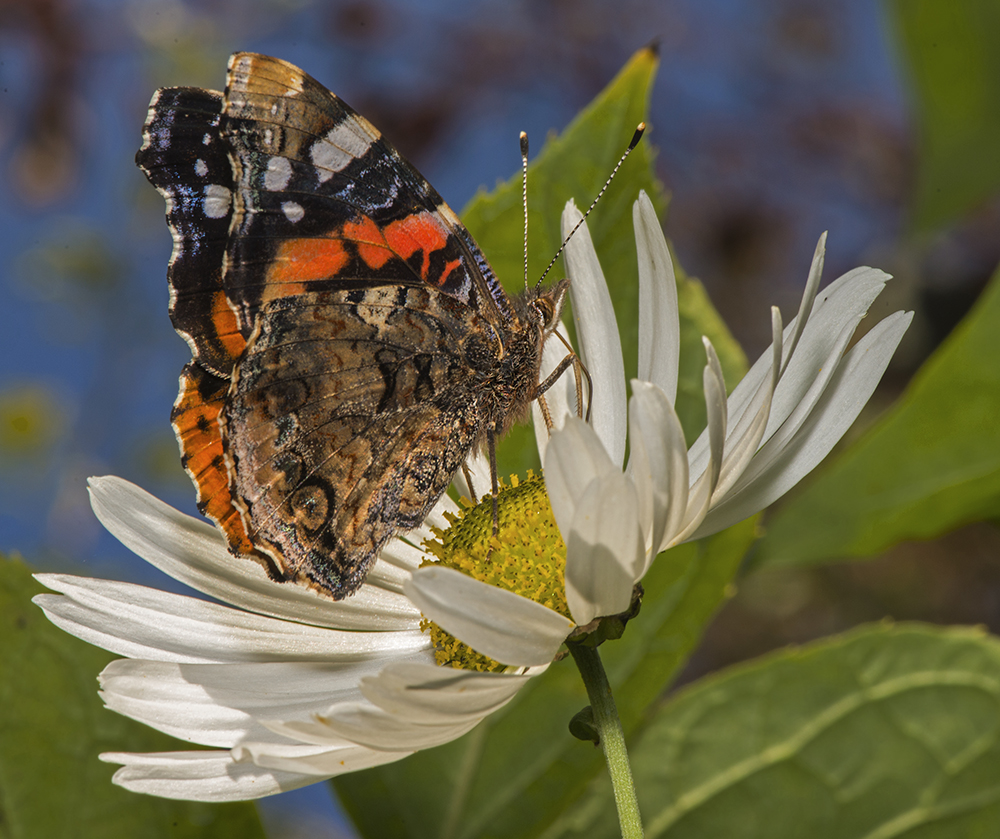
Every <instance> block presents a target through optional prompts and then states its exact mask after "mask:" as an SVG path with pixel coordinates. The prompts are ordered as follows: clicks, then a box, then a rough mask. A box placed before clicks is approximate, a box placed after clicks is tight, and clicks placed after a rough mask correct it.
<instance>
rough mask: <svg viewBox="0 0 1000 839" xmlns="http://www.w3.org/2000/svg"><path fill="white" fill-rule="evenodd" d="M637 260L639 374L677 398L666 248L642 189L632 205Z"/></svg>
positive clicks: (672, 290) (677, 343) (672, 289)
mask: <svg viewBox="0 0 1000 839" xmlns="http://www.w3.org/2000/svg"><path fill="white" fill-rule="evenodd" d="M632 225H633V227H635V245H636V252H637V256H638V262H639V378H640V379H641V380H642V381H646V382H652V383H653V384H655V385H657V386H658V387H659V388H660V389H661V390H662V391H663V393H664V394H665V395H666V397H667V399H669V400H670V404H671V405H673V404H674V400H675V399H676V398H677V378H678V375H679V366H678V365H679V362H680V347H681V329H680V315H679V312H678V308H677V280H676V278H675V277H674V263H673V260H672V259H671V258H670V249H669V248H668V247H667V240H666V238H665V237H664V235H663V228H662V227H661V226H660V220H659V219H658V218H657V217H656V210H655V209H653V202H652V201H650V200H649V196H648V195H646V193H645V191H642V192H640V193H639V200H638V201H636V202H635V205H634V206H633V207H632Z"/></svg>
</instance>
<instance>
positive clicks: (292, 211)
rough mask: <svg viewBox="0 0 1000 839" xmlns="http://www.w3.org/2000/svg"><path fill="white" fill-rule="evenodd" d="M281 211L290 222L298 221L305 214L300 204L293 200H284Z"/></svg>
mask: <svg viewBox="0 0 1000 839" xmlns="http://www.w3.org/2000/svg"><path fill="white" fill-rule="evenodd" d="M281 211H282V212H283V213H284V214H285V218H287V219H288V220H289V221H290V222H292V224H294V223H295V222H297V221H299V220H300V219H301V218H302V217H303V216H304V215H305V214H306V211H305V210H303V209H302V205H301V204H296V203H295V202H294V201H285V202H284V203H283V204H282V205H281Z"/></svg>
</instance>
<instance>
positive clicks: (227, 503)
mask: <svg viewBox="0 0 1000 839" xmlns="http://www.w3.org/2000/svg"><path fill="white" fill-rule="evenodd" d="M220 384H223V383H222V382H221V380H218V379H216V377H214V376H211V375H209V374H207V373H205V372H204V371H203V370H202V368H201V367H199V366H197V365H196V364H193V363H192V364H189V365H188V366H187V367H185V368H184V371H183V372H182V373H181V380H180V393H179V394H178V396H177V401H176V402H175V403H174V409H173V413H172V414H171V420H172V422H173V426H174V429H175V430H176V432H177V439H178V440H179V442H180V447H181V456H182V461H183V463H184V468H185V469H186V470H187V472H188V474H189V475H190V476H191V478H192V480H193V481H194V483H195V487H196V488H197V491H198V509H199V510H201V512H202V513H204V514H205V515H206V516H208V517H209V518H210V519H212V520H213V521H214V522H216V523H217V524H218V525H219V527H221V528H222V530H223V532H224V533H225V534H226V537H227V538H228V540H229V544H230V545H231V546H232V548H233V549H234V550H236V551H237V552H239V553H241V554H247V555H251V556H254V555H257V554H258V552H257V550H256V549H255V548H254V546H253V544H252V543H251V542H250V539H249V537H248V536H247V531H246V527H245V526H244V524H243V520H242V519H241V517H240V515H239V512H238V511H237V509H236V508H235V507H234V506H233V497H232V494H231V492H230V489H229V473H228V469H227V468H226V466H225V453H224V451H223V443H222V430H221V428H220V426H219V414H220V413H221V412H222V410H223V407H224V405H225V398H226V391H227V389H228V383H225V384H223V386H221V387H220V386H219V385H220Z"/></svg>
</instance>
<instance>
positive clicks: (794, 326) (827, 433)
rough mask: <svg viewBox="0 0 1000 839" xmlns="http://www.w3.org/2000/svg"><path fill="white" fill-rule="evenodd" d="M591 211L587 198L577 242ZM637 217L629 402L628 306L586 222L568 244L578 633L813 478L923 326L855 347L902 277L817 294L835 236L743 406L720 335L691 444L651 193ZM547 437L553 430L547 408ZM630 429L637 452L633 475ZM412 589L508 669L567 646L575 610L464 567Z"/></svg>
mask: <svg viewBox="0 0 1000 839" xmlns="http://www.w3.org/2000/svg"><path fill="white" fill-rule="evenodd" d="M580 217H581V216H580V213H579V211H578V210H577V209H576V208H575V206H573V205H572V202H571V203H570V205H568V206H567V209H566V211H565V212H564V214H563V231H564V234H565V232H568V231H569V230H570V229H572V228H573V227H574V226H575V224H576V223H577V221H578V220H579V219H580ZM633 221H634V224H635V230H636V245H637V249H638V257H639V259H638V263H639V312H640V314H639V318H640V320H639V371H638V372H639V376H638V379H635V380H633V381H632V397H631V399H629V400H626V390H625V374H624V363H623V361H622V354H621V344H620V342H619V339H618V330H617V326H616V323H615V316H614V311H613V309H612V307H611V299H610V295H609V294H608V290H607V284H606V283H605V281H604V275H603V273H602V271H601V266H600V264H599V262H598V260H597V254H596V253H595V251H594V247H593V244H592V242H591V240H590V236H589V234H588V233H587V230H586V226H584V227H582V228H581V229H580V231H579V232H578V233H577V234H576V236H574V238H573V239H572V240H571V241H570V243H569V245H568V246H567V248H566V261H567V267H568V271H567V273H568V275H569V277H570V279H571V280H572V284H571V286H570V291H571V294H572V299H573V311H574V314H575V317H576V318H577V320H578V326H579V328H578V336H579V339H580V355H581V356H582V358H583V361H584V363H585V364H586V365H587V367H588V369H589V370H590V373H591V376H592V377H593V385H594V394H595V396H594V400H593V417H592V423H591V424H590V425H588V424H586V423H584V422H583V421H582V420H580V419H578V418H577V417H576V416H575V412H574V411H573V410H571V408H570V406H572V405H575V396H574V395H573V388H572V380H571V377H569V376H566V377H564V378H563V380H561V381H560V383H559V384H558V385H557V386H556V387H554V388H553V389H552V390H551V391H550V392H549V393H548V394H547V399H548V402H549V406H550V409H551V411H552V414H553V416H554V417H557V418H562V422H561V428H560V429H559V430H557V431H555V432H553V433H552V435H551V438H550V439H546V437H547V435H546V434H545V433H544V431H542V432H541V433H540V434H539V435H538V441H539V449H540V450H541V451H542V453H543V456H542V459H543V463H544V466H545V470H544V471H545V483H546V488H547V490H548V495H549V499H550V501H551V504H552V510H553V513H554V515H555V520H556V522H557V524H558V525H559V530H560V531H561V533H562V535H563V538H564V540H565V543H566V552H567V555H566V568H565V593H566V601H567V603H568V606H569V613H570V615H571V616H572V621H573V624H574V627H575V626H585V625H587V624H589V623H591V622H592V621H593V620H594V619H595V618H598V617H601V616H605V615H617V614H621V613H624V612H626V611H627V610H628V609H629V608H630V605H631V601H632V594H633V589H634V586H635V584H636V583H637V582H639V581H640V580H641V579H642V578H643V576H644V575H645V573H646V571H647V570H648V569H649V567H650V565H651V564H652V562H653V560H654V559H655V558H656V556H657V555H658V554H659V553H660V552H662V551H664V550H666V549H668V548H670V547H673V546H674V545H677V544H679V543H681V542H686V541H689V540H691V539H697V538H700V537H702V536H708V535H710V534H712V533H715V532H717V531H719V530H722V529H723V528H725V527H728V526H729V525H731V524H734V523H736V522H738V521H741V520H742V519H745V518H747V517H748V516H751V515H753V514H754V513H756V512H758V511H759V510H762V509H763V508H764V507H766V506H767V505H768V504H770V503H772V502H773V501H775V500H776V499H777V498H779V497H780V496H781V495H783V494H784V493H785V492H787V491H788V490H789V489H790V488H791V487H793V486H794V485H795V484H796V483H798V482H799V481H800V480H801V479H802V478H803V477H804V476H805V475H806V474H808V473H809V472H810V471H811V470H812V469H813V468H814V467H815V466H816V465H817V464H818V463H819V462H820V461H821V460H822V459H823V458H824V457H826V455H827V454H828V453H829V452H830V450H831V449H832V448H833V446H834V444H836V442H837V441H838V440H839V439H840V438H841V437H842V436H843V435H844V433H845V432H846V431H847V429H848V428H849V427H850V426H851V425H852V423H853V422H854V420H855V419H856V418H857V416H858V414H859V413H860V411H861V409H862V408H863V407H864V405H865V403H866V402H867V401H868V399H869V397H870V396H871V394H872V392H873V391H874V389H875V386H876V385H877V384H878V382H879V380H880V379H881V377H882V374H883V373H884V372H885V368H886V366H887V365H888V363H889V360H890V358H891V357H892V354H893V353H894V352H895V349H896V347H897V345H898V344H899V341H900V340H901V338H902V336H903V333H904V332H905V331H906V328H907V327H908V326H909V323H910V321H911V319H912V313H904V312H896V313H895V314H893V315H890V316H889V317H887V318H885V319H884V320H882V321H881V322H880V323H878V324H877V325H876V326H874V327H873V328H872V329H871V330H870V331H869V332H868V333H867V334H865V335H864V336H863V337H862V338H861V339H860V340H859V341H858V342H857V343H856V344H854V345H853V346H851V339H852V337H853V335H854V332H855V329H856V328H857V326H858V323H859V322H860V320H861V319H862V318H863V317H864V316H865V314H866V312H867V311H868V307H869V306H870V305H871V304H872V302H873V301H874V300H875V298H876V297H877V296H878V294H879V292H881V290H882V289H883V288H884V286H885V283H886V281H887V280H888V279H889V276H888V275H887V274H885V273H883V272H882V271H879V270H876V269H874V268H857V269H855V270H853V271H850V272H848V273H847V274H845V275H843V276H842V277H840V278H839V279H837V280H835V281H834V282H833V283H831V284H830V285H829V286H827V287H826V288H825V289H824V290H823V291H822V292H820V293H818V294H817V289H818V286H819V281H820V275H821V273H822V268H823V256H824V250H825V241H826V236H825V234H824V236H823V237H821V238H820V241H819V244H818V245H817V247H816V253H815V256H814V257H813V263H812V267H811V269H810V271H809V278H808V280H807V283H806V289H805V293H804V295H803V297H802V303H801V305H800V307H799V312H798V315H797V316H796V317H795V319H794V320H792V322H791V323H790V324H789V325H788V326H787V327H784V328H783V327H782V322H781V315H780V313H779V312H778V310H777V309H776V308H773V309H772V326H773V336H774V341H773V343H772V346H771V348H770V349H769V350H768V351H767V352H765V353H764V355H762V356H761V358H760V359H758V361H757V362H756V363H755V364H754V365H753V367H752V368H751V369H750V371H749V373H748V374H747V375H746V376H745V377H744V378H743V380H742V381H741V382H740V384H739V385H737V387H736V388H735V390H734V391H733V392H732V394H731V395H730V396H729V397H728V399H727V398H726V388H725V383H724V381H723V378H722V369H721V367H720V364H719V360H718V357H717V356H716V354H715V350H714V349H713V348H712V345H711V343H710V342H709V341H708V340H707V339H705V341H704V343H705V350H706V353H707V356H708V363H707V365H706V366H705V371H704V392H705V402H706V406H707V409H708V424H707V425H708V427H707V428H706V429H705V432H704V433H703V434H702V435H701V437H699V438H698V440H697V441H696V442H695V443H694V445H693V446H692V447H691V449H690V451H689V450H688V449H687V446H686V444H685V441H684V433H683V431H682V429H681V425H680V421H679V420H678V418H677V414H676V413H675V411H674V407H673V403H674V398H675V396H676V391H677V380H678V358H679V347H680V330H679V326H678V309H677V289H676V284H675V279H674V272H673V265H672V263H671V259H670V253H669V251H668V249H667V243H666V240H665V239H664V236H663V232H662V230H661V228H660V223H659V220H658V219H657V217H656V213H655V211H654V209H653V205H652V202H651V201H650V200H649V198H648V197H647V196H646V195H645V193H642V194H640V197H639V200H638V201H636V203H635V207H634V210H633ZM584 327H585V328H584ZM553 343H554V342H553ZM547 349H548V347H547ZM555 360H557V358H556V359H555ZM551 366H554V359H549V369H551ZM626 402H627V405H628V409H626ZM558 424H560V423H559V422H558V421H557V425H558ZM535 428H536V429H540V428H541V429H544V426H543V425H542V424H541V423H540V422H538V417H537V415H536V422H535ZM626 431H627V432H628V435H629V436H628V440H629V443H630V446H631V453H630V457H629V463H628V464H627V466H626V468H625V469H624V471H623V469H622V464H623V460H624V456H625V443H626ZM404 591H405V592H406V593H407V594H409V596H410V599H411V600H413V601H414V602H415V603H416V604H417V605H418V606H419V607H420V609H421V611H423V613H424V614H425V615H426V616H427V617H428V618H429V619H431V620H433V621H434V622H435V623H437V624H438V625H439V626H441V627H442V628H443V629H445V630H446V631H448V632H450V633H452V634H453V635H455V636H456V637H458V638H460V639H461V640H462V641H464V642H466V643H467V644H469V645H470V646H472V647H473V648H474V649H476V650H477V651H479V652H480V653H482V654H484V655H487V656H490V657H492V658H495V659H497V660H499V661H502V662H504V663H506V664H511V665H520V666H531V665H541V664H545V663H547V662H549V661H551V660H552V658H553V656H555V655H556V653H557V652H558V650H559V648H560V646H561V645H562V643H563V642H564V641H565V639H566V625H565V618H564V616H563V615H561V614H559V613H558V612H555V611H553V610H552V609H549V608H547V607H545V606H543V605H541V604H539V603H535V602H533V601H530V600H526V599H525V598H523V597H520V596H518V595H517V594H514V593H511V592H509V591H504V590H501V589H499V588H495V587H493V586H490V585H486V584H484V583H482V582H479V581H477V580H475V579H472V578H471V577H469V576H466V575H464V574H462V573H460V572H457V571H455V570H452V569H450V568H446V567H427V568H422V569H419V570H417V571H415V572H414V574H413V577H412V579H411V580H410V581H409V582H408V583H407V584H406V585H405V586H404Z"/></svg>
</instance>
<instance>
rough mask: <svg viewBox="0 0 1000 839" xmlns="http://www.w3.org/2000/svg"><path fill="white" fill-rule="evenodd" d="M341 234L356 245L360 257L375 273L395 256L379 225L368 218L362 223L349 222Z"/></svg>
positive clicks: (364, 218)
mask: <svg viewBox="0 0 1000 839" xmlns="http://www.w3.org/2000/svg"><path fill="white" fill-rule="evenodd" d="M341 232H342V234H343V237H344V239H346V240H348V241H350V242H353V243H354V246H355V247H356V248H357V249H358V256H360V257H361V259H362V260H364V263H365V265H367V266H368V267H369V268H372V269H374V270H375V271H378V270H379V268H381V267H382V266H383V265H385V264H386V263H387V262H388V261H389V260H390V259H392V258H393V256H395V254H394V253H393V252H392V251H391V250H390V249H389V245H388V244H387V243H386V241H385V236H383V235H382V231H381V230H379V229H378V225H377V224H375V222H374V221H372V220H371V219H370V218H368V217H367V216H365V217H363V218H362V219H361V221H349V222H347V223H346V224H345V225H344V226H343V228H342V230H341Z"/></svg>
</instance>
